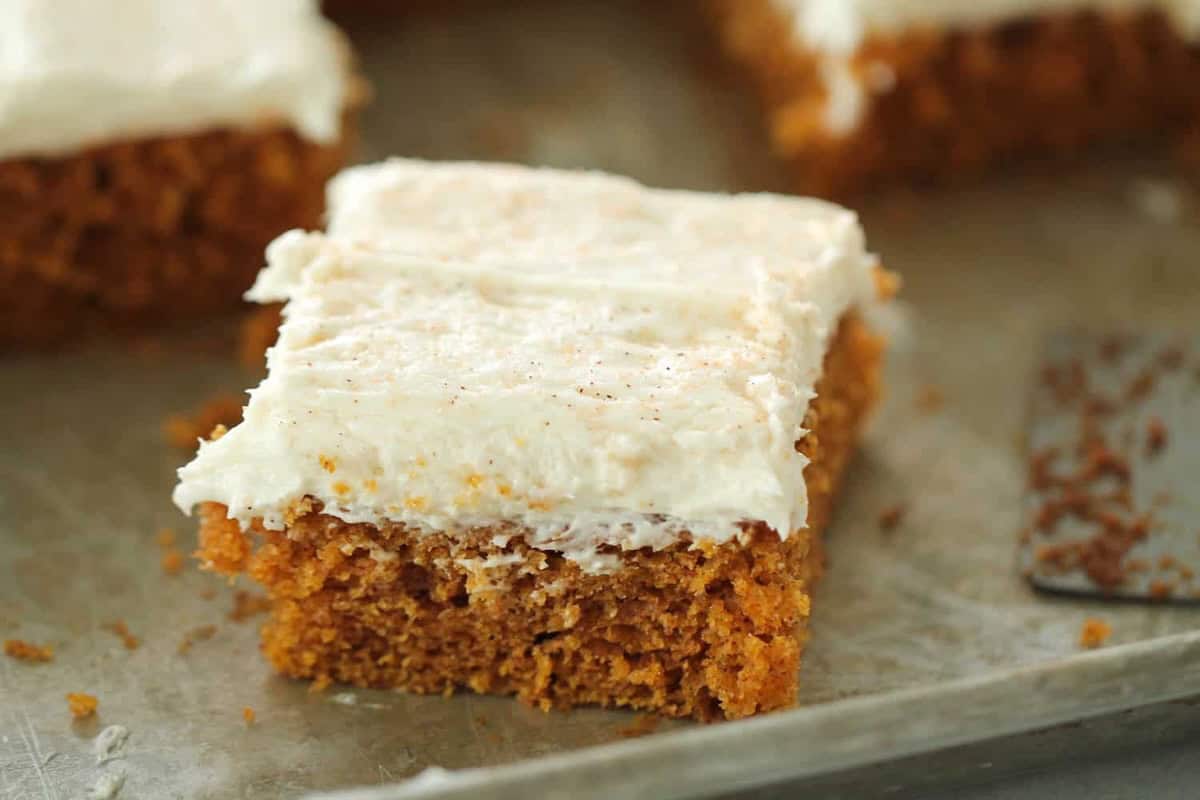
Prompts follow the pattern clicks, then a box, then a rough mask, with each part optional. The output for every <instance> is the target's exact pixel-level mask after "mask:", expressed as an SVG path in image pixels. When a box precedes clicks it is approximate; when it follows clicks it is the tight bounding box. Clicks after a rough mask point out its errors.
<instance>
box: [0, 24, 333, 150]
mask: <svg viewBox="0 0 1200 800" xmlns="http://www.w3.org/2000/svg"><path fill="white" fill-rule="evenodd" d="M344 46H345V45H344V43H343V42H342V40H341V36H340V34H338V33H337V31H336V30H335V29H334V28H333V26H332V25H331V24H329V23H328V22H326V21H325V20H324V18H323V17H321V14H320V12H319V10H318V8H317V3H316V1H315V0H202V1H201V0H114V1H112V2H102V1H99V0H0V158H11V157H17V156H30V155H55V154H60V153H64V152H71V151H73V150H77V149H79V148H82V147H86V146H88V145H94V144H102V143H105V142H110V141H115V140H120V139H127V138H138V137H146V136H158V135H170V134H177V133H189V132H195V131H198V130H203V129H207V128H214V127H223V126H239V127H241V126H251V125H255V124H258V123H262V122H264V121H270V122H280V121H282V122H284V123H286V124H287V125H289V126H290V127H294V128H295V129H296V130H297V131H299V132H300V133H301V134H302V135H304V136H305V137H308V138H310V139H313V140H317V141H327V140H331V139H333V138H335V137H336V136H337V135H338V131H339V127H340V116H341V111H342V106H343V104H344V102H345V99H346V93H347V76H346V74H345V73H346V64H345V52H344Z"/></svg>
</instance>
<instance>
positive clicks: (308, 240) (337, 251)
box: [175, 160, 875, 569]
mask: <svg viewBox="0 0 1200 800" xmlns="http://www.w3.org/2000/svg"><path fill="white" fill-rule="evenodd" d="M329 205H330V223H329V226H328V232H327V233H303V232H299V231H292V232H290V233H287V234H285V235H283V236H282V237H280V238H279V239H278V240H276V241H275V242H274V243H273V244H272V245H271V246H270V248H269V249H268V253H267V262H268V263H267V267H266V268H265V269H264V270H263V271H262V273H261V274H260V275H259V278H258V280H257V282H256V283H255V286H254V287H253V288H252V289H251V291H250V292H249V293H248V297H249V298H250V299H253V300H257V301H259V302H273V301H280V300H285V301H287V306H286V308H285V311H284V323H283V325H282V327H281V331H280V338H279V341H278V343H277V345H276V346H275V347H274V348H272V349H271V350H270V351H269V353H268V377H267V378H266V379H265V380H264V381H263V382H262V384H261V385H259V386H258V388H256V389H254V390H252V391H251V393H250V402H249V404H248V406H247V408H246V411H245V419H244V421H243V422H242V423H241V424H240V425H238V426H237V427H235V428H233V429H232V430H230V431H229V432H228V433H226V434H225V435H224V436H223V437H221V438H220V439H218V440H216V441H213V442H207V443H204V444H202V445H201V448H200V451H199V453H198V454H197V456H196V458H195V460H194V461H192V463H190V464H188V465H187V466H185V467H184V468H183V469H182V470H180V483H179V486H178V487H177V489H176V492H175V501H176V503H177V504H178V505H179V506H180V507H181V508H182V509H184V510H185V511H187V510H190V509H191V508H192V507H193V506H194V505H196V504H197V503H201V502H205V501H217V502H221V503H224V504H225V505H226V506H228V508H229V514H230V516H231V517H232V518H235V519H237V520H238V521H239V522H241V523H242V524H243V525H246V524H248V523H250V522H251V521H252V520H255V519H261V520H262V523H263V524H264V525H266V526H267V527H270V528H276V529H278V528H282V527H284V525H285V522H286V520H285V517H286V515H287V512H288V510H289V508H291V507H292V506H293V504H294V503H296V502H297V501H298V500H300V499H301V498H304V497H306V496H308V497H313V498H315V499H317V500H319V501H320V502H321V503H323V504H324V508H325V512H326V513H328V514H332V515H334V516H336V517H339V518H341V519H343V520H346V521H351V522H359V521H361V522H379V521H381V520H392V521H396V522H402V523H404V524H406V525H409V526H412V527H415V528H417V529H422V530H441V531H454V530H462V529H464V528H469V527H472V526H483V525H494V524H496V523H511V525H512V530H513V531H514V533H515V530H516V528H518V527H519V528H524V529H526V530H525V531H524V535H525V536H526V538H527V540H528V541H529V544H531V545H532V546H535V547H539V548H542V549H548V550H556V551H560V552H563V553H564V554H565V555H567V557H569V558H572V559H574V560H576V561H577V562H579V563H580V564H582V565H583V566H584V567H585V568H586V569H602V568H605V567H606V566H609V565H610V564H609V563H608V562H609V561H611V557H608V560H607V561H606V559H605V558H604V557H602V556H601V555H600V554H599V553H597V548H598V547H599V546H601V545H613V546H616V547H620V548H627V549H633V548H639V547H646V546H649V547H653V548H662V547H666V546H669V545H670V544H672V543H674V542H675V541H677V540H678V537H679V536H680V534H681V533H682V532H684V531H688V532H690V533H691V534H692V535H693V537H694V538H697V539H709V540H713V541H716V542H725V541H729V540H731V539H733V538H735V537H737V536H739V535H741V531H742V525H741V523H743V522H744V521H759V520H761V521H764V522H766V524H768V525H770V526H771V527H772V528H774V529H775V530H776V531H778V532H779V533H780V534H781V535H782V536H787V535H789V534H790V532H791V531H792V530H794V529H796V528H800V527H802V526H803V525H804V523H805V518H806V513H807V493H806V491H805V486H804V477H803V469H804V467H805V465H806V463H807V462H806V460H805V458H804V457H803V456H802V455H801V454H799V453H797V452H796V449H795V446H794V443H795V441H796V440H797V439H799V438H801V437H802V436H803V434H804V431H803V430H802V427H801V426H802V422H803V419H804V415H805V412H806V409H807V407H808V404H809V402H810V401H811V399H812V398H813V396H814V394H813V392H814V385H815V383H816V381H817V379H818V378H819V377H820V372H821V366H822V360H823V357H824V354H825V350H826V347H827V346H828V342H829V338H830V335H831V333H832V332H833V330H834V329H835V327H836V325H837V321H838V319H839V318H840V317H841V316H842V314H844V313H845V312H846V311H847V310H848V309H849V308H851V307H853V306H856V305H864V304H868V303H870V302H871V300H872V299H873V297H874V282H873V276H872V270H873V267H874V265H875V259H874V258H873V257H872V256H870V255H869V254H868V253H867V251H866V250H865V246H864V241H863V234H862V231H861V228H860V226H859V224H858V221H857V219H856V217H855V216H854V214H852V213H851V212H849V211H846V210H844V209H841V208H839V207H837V206H834V205H830V204H827V203H823V202H821V201H817V200H808V199H798V198H786V197H782V196H772V195H738V196H727V195H713V194H699V193H690V192H680V191H664V190H654V189H647V188H645V187H642V186H640V185H639V184H637V183H634V182H633V181H630V180H627V179H624V178H617V177H612V176H607V175H602V174H598V173H570V172H560V171H553V170H534V169H528V168H522V167H510V166H498V165H482V164H430V163H423V162H415V161H399V160H398V161H391V162H387V163H385V164H382V165H377V166H368V167H359V168H355V169H351V170H348V171H346V172H344V173H343V174H342V175H340V176H339V177H338V178H336V179H335V180H334V181H333V182H332V184H331V186H330V190H329ZM506 535H507V534H504V533H501V535H500V538H501V539H503V538H504V537H505V536H506ZM500 543H501V544H502V543H503V542H500Z"/></svg>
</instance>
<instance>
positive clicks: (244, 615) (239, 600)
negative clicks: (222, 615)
mask: <svg viewBox="0 0 1200 800" xmlns="http://www.w3.org/2000/svg"><path fill="white" fill-rule="evenodd" d="M270 610H271V598H269V597H267V596H266V595H264V594H255V593H254V592H247V591H243V590H238V591H237V592H236V593H235V594H234V595H233V609H232V610H230V612H229V615H228V618H229V620H230V621H232V622H245V621H246V620H248V619H250V618H251V617H253V616H256V615H258V614H262V613H264V612H266V611H270Z"/></svg>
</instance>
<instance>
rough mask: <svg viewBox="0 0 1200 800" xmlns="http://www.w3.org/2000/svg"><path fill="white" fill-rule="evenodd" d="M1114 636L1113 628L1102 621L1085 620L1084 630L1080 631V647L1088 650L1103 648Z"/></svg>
mask: <svg viewBox="0 0 1200 800" xmlns="http://www.w3.org/2000/svg"><path fill="white" fill-rule="evenodd" d="M1109 636H1112V626H1110V625H1109V624H1108V623H1107V622H1105V621H1104V620H1102V619H1088V620H1084V623H1083V628H1081V629H1080V631H1079V646H1080V647H1083V648H1085V649H1087V650H1095V649H1096V648H1097V647H1102V646H1103V645H1104V643H1105V642H1107V641H1108V637H1109Z"/></svg>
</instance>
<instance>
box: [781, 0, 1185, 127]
mask: <svg viewBox="0 0 1200 800" xmlns="http://www.w3.org/2000/svg"><path fill="white" fill-rule="evenodd" d="M773 2H774V3H775V4H776V5H777V6H778V7H779V9H780V10H781V11H783V12H784V13H786V14H787V15H789V16H790V17H791V19H792V20H793V24H794V29H795V33H796V37H797V39H798V40H799V41H800V42H802V43H803V45H804V46H805V47H806V48H809V49H812V50H816V51H818V52H820V53H821V54H822V61H823V63H822V67H821V71H822V74H823V76H824V79H825V82H826V85H827V86H828V88H829V93H830V101H829V110H828V113H827V117H826V124H827V127H828V128H829V130H830V131H831V132H833V133H848V132H850V131H852V130H853V129H854V128H855V127H856V126H857V124H858V122H859V120H861V119H862V116H863V114H864V112H865V108H866V105H867V103H868V102H869V95H870V94H871V92H872V91H878V90H883V91H886V84H887V82H886V81H883V82H878V81H876V82H875V85H868V83H870V81H869V80H864V79H863V77H860V75H859V74H858V73H857V72H856V71H855V70H854V69H852V62H853V58H854V55H855V54H856V53H857V51H858V49H859V47H861V46H862V44H863V42H864V41H866V40H867V39H868V38H869V37H871V36H874V35H881V36H894V35H897V34H900V33H903V32H905V31H908V30H914V29H922V28H937V29H970V28H979V27H985V26H991V25H996V24H1002V23H1004V22H1006V21H1010V20H1016V19H1021V18H1024V17H1030V16H1041V15H1045V14H1056V13H1064V12H1070V11H1078V10H1087V9H1093V10H1097V11H1101V12H1105V13H1116V14H1129V13H1137V12H1142V11H1151V10H1156V11H1160V12H1162V13H1163V14H1164V15H1165V16H1166V17H1167V18H1168V19H1169V20H1170V21H1171V22H1172V23H1173V24H1174V25H1175V27H1176V28H1177V29H1178V30H1179V31H1180V33H1181V34H1182V35H1183V36H1185V37H1187V38H1189V39H1198V38H1200V0H773Z"/></svg>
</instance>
